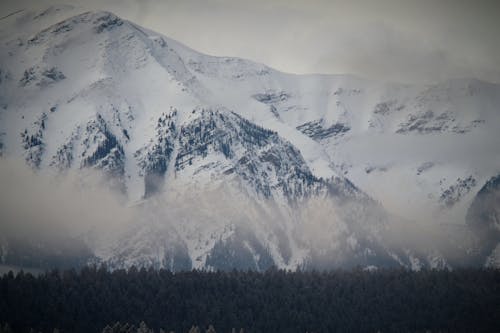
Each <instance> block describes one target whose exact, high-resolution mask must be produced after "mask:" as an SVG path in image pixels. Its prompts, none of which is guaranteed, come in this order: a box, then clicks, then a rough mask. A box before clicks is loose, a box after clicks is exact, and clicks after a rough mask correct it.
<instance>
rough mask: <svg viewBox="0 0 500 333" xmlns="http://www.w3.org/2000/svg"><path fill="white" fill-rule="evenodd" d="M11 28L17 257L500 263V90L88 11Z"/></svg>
mask: <svg viewBox="0 0 500 333" xmlns="http://www.w3.org/2000/svg"><path fill="white" fill-rule="evenodd" d="M0 43H1V45H2V47H1V51H0V155H1V156H2V157H1V158H0V179H1V180H2V192H1V194H0V207H1V213H0V218H1V221H2V223H1V224H0V228H1V231H2V233H1V236H0V245H1V247H0V260H1V261H0V264H2V265H19V266H29V267H42V268H45V267H51V266H53V265H59V266H60V265H62V264H61V262H62V263H64V265H70V266H71V265H72V264H74V265H82V264H85V263H105V264H107V265H108V267H111V268H124V267H125V268H127V267H131V266H133V265H135V266H144V267H149V266H153V267H156V268H169V269H171V270H186V269H191V268H198V269H227V270H229V269H232V268H240V269H256V270H265V269H267V268H269V267H271V266H277V267H279V268H286V269H292V270H295V269H299V268H300V269H312V268H320V269H322V268H334V267H354V266H361V267H365V268H367V269H372V268H376V267H400V266H402V267H407V268H411V269H415V270H419V269H421V268H423V267H429V268H453V267H460V266H469V265H473V266H484V265H492V266H497V265H498V262H499V260H498V258H499V254H498V252H499V250H498V243H499V240H500V236H499V232H500V231H499V230H500V229H499V222H498V221H499V220H498V207H500V201H499V196H498V175H499V174H500V150H499V148H498V147H500V136H499V135H498V128H500V113H499V111H500V110H499V108H500V85H497V84H493V83H488V82H483V81H479V80H475V79H453V80H448V81H445V82H442V83H440V84H435V85H421V84H415V85H402V84H396V83H383V82H377V81H374V80H366V79H362V78H358V77H354V76H349V75H292V74H286V73H282V72H279V71H276V70H274V69H272V68H269V67H267V66H265V65H262V64H257V63H254V62H251V61H247V60H244V59H240V58H230V57H213V56H208V55H204V54H201V53H198V52H196V51H194V50H192V49H190V48H188V47H186V46H184V45H182V44H180V43H179V42H177V41H175V40H172V39H170V38H168V37H166V36H163V35H160V34H157V33H155V32H153V31H150V30H147V29H144V28H142V27H140V26H138V25H136V24H134V23H133V22H130V21H127V20H124V19H122V18H120V17H118V16H116V15H114V14H113V13H110V12H84V13H80V12H77V10H76V9H75V8H73V7H71V6H53V7H49V8H48V9H46V10H43V11H27V10H22V11H18V12H14V13H11V15H7V16H5V17H3V18H2V19H1V20H0Z"/></svg>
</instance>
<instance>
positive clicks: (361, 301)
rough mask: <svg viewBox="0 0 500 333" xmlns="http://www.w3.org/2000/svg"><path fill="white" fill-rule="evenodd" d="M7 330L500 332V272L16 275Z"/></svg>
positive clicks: (7, 298)
mask: <svg viewBox="0 0 500 333" xmlns="http://www.w3.org/2000/svg"><path fill="white" fill-rule="evenodd" d="M141 322H142V323H143V324H141ZM0 323H8V328H9V330H10V331H9V333H10V332H14V333H20V332H26V333H28V332H45V333H50V332H54V329H57V330H58V332H60V333H84V332H85V333H91V332H96V333H100V332H103V333H117V332H127V333H135V332H139V331H138V330H139V328H141V325H145V324H144V323H147V325H148V326H146V327H147V329H148V331H147V332H160V329H161V330H162V332H178V333H182V332H189V331H190V330H191V329H194V328H195V327H199V328H198V331H199V332H200V333H201V332H205V331H206V330H208V328H209V327H210V325H214V327H216V329H217V332H219V333H220V332H227V333H229V332H233V331H234V332H240V330H242V331H244V332H248V333H253V332H256V333H257V332H263V333H264V332H266V333H267V332H301V333H304V332H378V331H380V332H429V331H430V332H499V331H500V271H499V270H494V269H458V270H454V271H448V270H440V271H436V270H422V271H419V272H413V271H409V270H404V269H379V270H376V271H365V270H362V269H354V270H349V271H343V270H336V271H325V272H318V271H307V272H305V271H298V272H288V271H283V270H277V269H270V270H268V271H266V272H262V273H259V272H254V271H246V272H243V271H230V272H222V271H220V272H206V271H187V272H177V273H173V272H170V271H167V270H154V269H144V268H142V269H137V268H135V267H132V268H130V269H129V270H113V271H109V270H107V269H106V268H105V267H85V268H83V269H81V270H79V271H77V270H65V271H58V270H53V271H49V272H46V273H44V274H41V275H36V276H35V275H32V274H30V273H24V272H19V273H18V274H13V273H12V272H10V273H8V274H4V275H3V276H2V277H0ZM120 323H127V324H120ZM193 325H195V326H193ZM125 326H126V327H125ZM123 327H125V328H123ZM122 328H123V329H122ZM143 328H144V327H143ZM212 329H213V327H212ZM2 330H4V329H3V328H2ZM214 331H215V329H214ZM193 332H195V331H193Z"/></svg>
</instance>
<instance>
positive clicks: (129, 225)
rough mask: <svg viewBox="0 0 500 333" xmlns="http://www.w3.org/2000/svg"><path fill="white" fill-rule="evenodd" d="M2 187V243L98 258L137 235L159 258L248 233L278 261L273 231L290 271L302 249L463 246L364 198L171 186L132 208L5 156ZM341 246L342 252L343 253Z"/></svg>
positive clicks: (85, 174) (104, 190)
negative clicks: (62, 246)
mask: <svg viewBox="0 0 500 333" xmlns="http://www.w3.org/2000/svg"><path fill="white" fill-rule="evenodd" d="M0 183H1V184H2V188H3V190H2V193H1V195H0V221H1V223H0V235H2V236H1V237H2V239H3V241H4V242H5V241H7V242H8V240H9V239H11V237H16V238H17V239H23V240H26V241H27V242H36V241H40V242H42V241H43V242H49V243H52V246H54V247H57V242H59V241H61V240H64V242H67V239H68V237H69V238H70V239H77V240H81V241H83V242H84V243H85V244H86V245H87V246H88V247H89V248H90V249H91V251H93V252H94V254H96V255H98V256H100V257H101V258H103V259H107V258H106V256H107V255H108V252H109V251H111V250H113V249H114V248H116V247H119V246H123V242H130V241H134V240H137V239H139V238H141V237H143V238H147V239H148V240H149V242H150V244H147V245H146V246H147V247H148V249H149V251H161V250H162V248H161V247H162V246H164V244H165V243H167V244H168V243H169V242H171V243H172V246H176V245H175V244H176V242H178V239H184V240H186V239H188V241H189V237H194V238H196V237H200V240H199V242H207V243H208V242H216V241H218V239H215V240H214V239H213V235H216V234H219V235H220V234H222V235H224V233H221V232H220V231H221V230H223V229H224V230H225V229H231V228H238V229H239V230H249V231H251V232H252V233H254V234H255V235H256V236H257V237H258V238H259V239H268V238H271V239H270V241H271V243H270V244H272V245H271V246H269V248H267V251H269V252H270V253H274V254H275V257H276V256H277V257H278V258H281V257H280V254H279V251H280V246H281V241H282V240H280V239H279V237H280V236H279V235H280V233H277V231H280V232H281V233H284V234H286V236H285V237H288V240H287V244H289V245H288V246H289V247H290V248H291V254H290V256H291V257H290V258H286V259H287V263H288V264H286V263H285V261H284V260H285V259H283V263H282V265H283V267H288V268H296V267H298V266H297V265H298V263H299V262H300V260H301V258H302V256H304V255H308V253H309V252H308V251H316V253H321V252H322V251H324V249H329V250H331V252H328V253H329V256H330V257H329V258H328V260H332V261H334V262H337V263H339V262H340V263H341V262H344V261H346V260H349V258H347V257H348V256H350V255H352V253H351V252H350V251H351V250H352V251H354V250H355V249H356V247H359V246H361V244H360V243H359V242H360V239H366V240H370V239H373V238H378V239H379V240H381V241H382V242H383V244H385V246H387V247H389V248H390V247H398V248H409V249H412V251H414V252H416V253H418V252H419V251H422V252H425V251H428V250H429V249H436V251H440V253H443V254H445V255H446V256H447V257H448V258H452V260H453V261H454V262H460V260H461V258H460V256H462V255H463V253H462V251H463V249H462V248H456V247H455V245H456V244H453V241H452V239H459V238H460V237H463V235H462V234H460V233H457V234H456V235H451V236H450V232H452V231H450V230H449V229H443V228H442V226H440V225H439V224H431V223H418V222H417V221H416V220H414V219H412V218H411V217H405V218H401V217H395V216H390V215H389V214H386V213H384V212H383V210H382V209H379V208H377V207H378V204H376V203H374V202H371V201H369V202H367V207H360V204H359V202H349V201H345V200H344V201H342V202H341V203H339V202H337V201H335V200H334V199H331V198H328V197H327V198H312V199H310V200H307V201H304V202H301V203H300V204H298V205H297V206H295V207H293V208H289V207H284V206H283V205H279V204H276V203H275V202H273V201H272V200H268V201H263V202H260V203H259V202H257V201H256V200H254V199H251V198H250V197H249V196H247V195H245V194H243V193H242V192H240V191H239V190H238V189H237V187H234V186H231V185H230V184H222V185H221V186H217V187H214V188H210V189H194V191H193V189H182V188H177V189H176V188H175V185H174V187H172V186H169V188H168V191H165V192H163V193H159V194H157V195H155V196H153V197H150V198H148V199H145V200H144V201H142V202H138V203H137V202H136V203H132V202H129V201H128V200H127V198H126V196H125V195H124V194H123V193H120V192H117V191H114V190H111V189H110V188H111V187H110V184H109V182H108V181H106V180H105V179H104V178H102V177H101V176H99V174H97V173H95V172H92V171H90V170H82V171H79V172H78V173H72V172H68V173H67V174H65V175H57V176H55V175H51V174H47V173H42V172H38V173H34V172H33V171H32V170H31V169H29V168H28V167H26V166H25V164H24V163H23V162H21V161H12V160H9V159H5V158H2V159H0ZM7 189H8V190H7ZM372 205H375V206H374V207H375V208H373V207H372ZM363 210H366V211H367V212H368V214H367V213H366V212H361V211H363ZM373 212H375V213H373ZM360 219H362V220H360ZM460 230H462V229H460ZM165 235H167V236H165ZM276 235H278V236H276ZM353 235H355V236H356V237H357V239H356V238H353ZM155 236H157V237H160V238H161V239H160V240H156V238H155ZM174 236H175V237H174ZM168 237H171V238H169V239H165V238H168ZM222 237H226V236H222ZM272 237H278V238H276V239H274V238H272ZM222 240H223V239H222ZM157 241H158V243H156V242H157ZM345 243H347V244H349V246H350V250H349V251H346V250H345V249H344V248H343V247H342V244H345ZM158 244H160V245H158ZM155 246H158V247H159V248H158V249H157V248H155ZM189 250H190V251H195V250H193V249H189ZM280 260H281V259H280ZM294 265H295V266H294ZM193 266H194V267H196V266H195V265H193Z"/></svg>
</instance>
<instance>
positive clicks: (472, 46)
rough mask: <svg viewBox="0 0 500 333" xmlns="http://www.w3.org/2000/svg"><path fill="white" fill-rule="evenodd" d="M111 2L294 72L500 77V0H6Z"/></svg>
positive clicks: (206, 45)
mask: <svg viewBox="0 0 500 333" xmlns="http://www.w3.org/2000/svg"><path fill="white" fill-rule="evenodd" d="M50 3H71V4H77V5H80V6H83V7H84V8H86V9H105V10H109V11H112V12H114V13H116V14H117V15H119V16H122V17H124V18H126V19H129V20H132V21H134V22H136V23H138V24H140V25H142V26H145V27H147V28H150V29H153V30H156V31H158V32H161V33H163V34H164V35H166V36H168V37H171V38H174V39H177V40H178V41H180V42H182V43H184V44H186V45H188V46H190V47H192V48H194V49H196V50H198V51H201V52H204V53H208V54H212V55H221V56H222V55H223V56H238V57H243V58H248V59H252V60H255V61H258V62H261V63H265V64H267V65H269V66H271V67H274V68H276V69H279V70H282V71H285V72H291V73H352V74H357V75H360V76H364V77H371V78H376V79H381V80H391V81H403V82H413V81H418V82H421V81H425V82H434V81H440V80H444V79H447V78H450V77H476V78H480V79H483V80H487V81H492V82H500V0H475V1H474V0H469V1H466V0H414V1H410V0H408V1H404V0H371V1H370V0H368V1H356V0H351V1H348V0H249V1H240V0H204V1H202V0H182V1H180V0H107V1H106V0H73V1H68V0H66V1H64V0H0V9H1V12H0V16H4V15H5V14H7V13H9V12H11V11H13V10H16V9H20V8H30V7H37V6H40V5H45V4H50Z"/></svg>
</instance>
